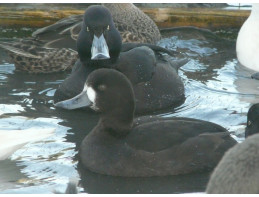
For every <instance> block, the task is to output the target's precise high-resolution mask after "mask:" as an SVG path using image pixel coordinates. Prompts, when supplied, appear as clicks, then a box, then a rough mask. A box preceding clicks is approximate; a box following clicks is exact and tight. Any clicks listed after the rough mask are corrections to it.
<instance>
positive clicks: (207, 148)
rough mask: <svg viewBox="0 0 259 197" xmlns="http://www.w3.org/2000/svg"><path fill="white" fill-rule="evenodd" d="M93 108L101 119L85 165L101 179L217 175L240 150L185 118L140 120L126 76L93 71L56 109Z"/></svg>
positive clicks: (212, 128)
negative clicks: (215, 171) (219, 167)
mask: <svg viewBox="0 0 259 197" xmlns="http://www.w3.org/2000/svg"><path fill="white" fill-rule="evenodd" d="M57 105H60V106H62V107H69V108H70V109H71V108H78V107H82V106H90V107H91V108H92V109H93V110H95V111H96V112H98V113H99V114H100V120H99V122H98V124H97V126H96V127H95V128H94V129H93V130H92V131H91V132H90V133H89V134H88V135H87V136H86V137H85V139H84V140H83V141H82V144H81V147H80V151H79V156H80V162H82V164H83V165H84V166H85V167H86V168H87V169H89V170H91V171H93V172H97V173H101V174H106V175H112V176H125V177H150V176H167V175H178V174H187V173H192V172H201V171H209V170H212V169H213V168H214V167H215V166H216V165H217V163H218V162H219V161H220V159H221V157H222V156H223V154H224V152H225V151H226V150H228V149H229V148H230V147H232V146H233V145H235V144H236V141H235V140H234V139H233V138H231V137H230V135H229V132H228V131H227V130H226V129H224V128H223V127H221V126H219V125H217V124H214V123H211V122H207V121H202V120H197V119H192V118H181V117H170V118H161V117H156V116H154V117H150V116H146V117H138V118H136V119H134V111H135V99H134V92H133V88H132V85H131V83H130V81H129V80H128V79H127V77H126V76H125V75H123V74H122V73H121V72H118V71H116V70H114V69H107V68H102V69H98V70H95V71H93V72H92V73H91V74H90V75H89V77H88V78H87V81H86V82H85V85H84V89H83V91H82V92H81V93H80V94H79V95H77V96H76V97H74V98H72V99H70V100H66V101H62V102H59V103H57V104H56V106H57Z"/></svg>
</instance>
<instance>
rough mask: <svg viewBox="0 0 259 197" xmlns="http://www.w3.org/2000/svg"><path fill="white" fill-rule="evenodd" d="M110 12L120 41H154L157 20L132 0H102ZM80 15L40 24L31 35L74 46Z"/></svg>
mask: <svg viewBox="0 0 259 197" xmlns="http://www.w3.org/2000/svg"><path fill="white" fill-rule="evenodd" d="M103 5H104V6H105V7H106V8H108V9H109V11H110V12H111V15H112V18H113V21H114V23H115V27H116V28H117V29H118V31H119V32H120V35H121V37H122V41H123V42H137V43H151V44H156V43H157V42H158V41H159V40H160V39H161V34H160V31H159V29H158V27H157V26H156V24H155V23H154V22H153V21H152V19H150V18H149V17H148V16H147V15H146V14H145V13H144V12H142V11H141V10H140V9H139V8H138V7H136V6H135V5H133V4H131V3H104V4H103ZM82 20H83V15H72V16H69V17H67V18H64V19H61V20H59V21H57V22H56V23H54V24H52V25H49V26H46V27H43V28H40V29H38V30H37V31H35V32H33V34H32V36H33V37H34V38H36V39H38V40H41V41H44V42H45V43H46V46H48V47H52V48H71V49H74V50H76V40H77V38H78V35H79V32H80V31H81V28H82V24H83V22H82Z"/></svg>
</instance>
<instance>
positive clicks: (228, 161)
mask: <svg viewBox="0 0 259 197" xmlns="http://www.w3.org/2000/svg"><path fill="white" fill-rule="evenodd" d="M258 115H259V103H257V104H254V105H252V106H251V107H250V108H249V110H248V113H247V125H246V130H245V137H246V138H247V139H245V141H244V142H242V143H240V144H237V145H235V146H234V147H232V148H231V149H229V150H228V151H227V152H226V153H225V155H224V157H223V158H222V159H221V161H220V162H219V164H218V165H217V167H216V168H215V169H214V171H213V173H212V175H211V177H210V180H209V183H208V186H207V189H206V192H207V193H235V194H237V193H250V194H252V193H253V194H258V193H259V187H258V182H259V171H258V165H259V160H258V158H259V151H258V150H259V144H258V141H259V134H258V133H259V127H258V117H259V116H258Z"/></svg>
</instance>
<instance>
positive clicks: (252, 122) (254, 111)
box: [245, 103, 259, 138]
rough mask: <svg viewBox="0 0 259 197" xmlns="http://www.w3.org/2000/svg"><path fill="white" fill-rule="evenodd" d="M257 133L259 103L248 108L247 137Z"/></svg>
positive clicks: (258, 126) (258, 130)
mask: <svg viewBox="0 0 259 197" xmlns="http://www.w3.org/2000/svg"><path fill="white" fill-rule="evenodd" d="M256 133H259V103H257V104H254V105H252V106H251V107H250V109H249V110H248V113H247V126H246V129H245V137H246V138H247V137H248V136H250V135H253V134H256Z"/></svg>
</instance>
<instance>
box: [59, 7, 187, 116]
mask: <svg viewBox="0 0 259 197" xmlns="http://www.w3.org/2000/svg"><path fill="white" fill-rule="evenodd" d="M96 16H99V17H98V18H97V17H96ZM98 26H99V27H98ZM95 35H98V36H100V37H99V39H102V41H103V43H102V46H105V47H104V48H103V50H104V51H101V52H100V54H101V55H100V56H101V58H96V56H95V57H93V53H92V51H93V47H94V46H95V45H94V44H93V43H94V42H95V39H96V40H97V37H98V36H95ZM96 42H97V41H96ZM98 42H99V41H98ZM77 50H78V54H79V59H80V60H78V61H77V63H76V66H75V68H74V69H73V72H72V73H71V75H70V76H69V77H68V78H67V79H66V80H65V81H64V82H63V83H62V84H61V85H60V86H59V88H58V89H57V91H56V92H55V95H54V102H55V103H57V102H60V101H62V100H67V99H70V98H72V97H74V96H76V95H77V94H79V93H80V92H81V91H82V90H83V86H84V82H85V80H86V78H87V77H88V75H89V74H90V73H91V72H92V71H94V70H96V69H99V68H111V69H116V70H118V71H120V72H122V73H123V74H125V75H126V76H127V77H128V78H129V80H130V81H131V83H132V85H133V88H134V92H135V98H136V103H137V108H136V113H146V112H150V111H155V110H159V109H164V108H167V107H171V106H174V107H175V106H178V105H180V104H182V102H183V101H184V100H185V96H184V85H183V82H182V81H181V79H180V77H179V76H178V74H177V71H178V68H179V67H180V66H182V65H184V64H185V63H187V60H186V59H183V60H179V61H171V60H170V59H169V58H168V57H167V56H162V55H161V54H160V52H166V53H168V54H172V53H171V51H169V50H167V49H164V48H162V47H158V46H155V45H151V44H137V43H125V44H122V41H121V37H120V34H119V32H118V31H117V30H116V28H115V26H114V23H113V21H112V18H111V15H110V13H109V11H108V9H107V8H105V7H103V6H91V7H89V8H88V9H87V10H86V13H85V16H84V24H83V25H82V30H81V32H80V34H79V37H78V40H77ZM93 58H96V59H93Z"/></svg>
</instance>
